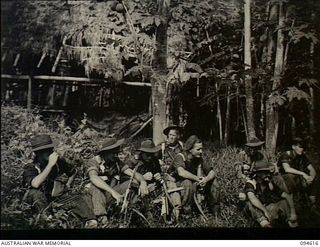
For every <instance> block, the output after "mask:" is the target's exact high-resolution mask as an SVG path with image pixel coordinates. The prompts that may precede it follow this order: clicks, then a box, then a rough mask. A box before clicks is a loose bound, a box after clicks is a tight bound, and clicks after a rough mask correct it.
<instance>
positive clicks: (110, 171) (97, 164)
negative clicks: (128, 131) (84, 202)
mask: <svg viewBox="0 0 320 247" xmlns="http://www.w3.org/2000/svg"><path fill="white" fill-rule="evenodd" d="M123 143H124V139H121V140H116V139H115V138H107V139H106V140H105V142H104V143H103V145H102V149H101V150H100V151H99V153H98V155H97V156H95V157H94V158H92V159H90V160H88V161H87V162H86V168H87V174H88V176H89V179H90V182H91V183H90V184H88V185H87V186H86V187H87V188H88V192H89V194H90V195H91V197H92V204H93V205H92V207H93V210H94V213H95V215H96V216H97V217H98V218H99V221H100V222H101V224H102V225H103V226H106V225H107V222H108V218H107V215H106V214H107V207H108V206H111V205H112V204H114V201H115V202H116V204H117V205H119V204H120V203H121V202H122V199H123V194H124V193H125V191H126V189H127V187H128V184H129V179H128V177H131V176H134V178H135V180H136V181H138V182H139V185H140V187H139V189H140V192H141V196H142V197H144V196H145V195H147V194H148V188H147V183H146V180H145V179H144V177H143V176H142V175H141V174H140V173H139V172H135V173H133V170H132V169H130V167H129V166H128V165H126V164H124V163H123V162H122V161H120V160H119V158H118V154H119V152H120V146H121V145H122V144H123ZM126 175H127V176H126ZM113 199H114V200H113Z"/></svg>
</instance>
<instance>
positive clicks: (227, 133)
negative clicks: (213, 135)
mask: <svg viewBox="0 0 320 247" xmlns="http://www.w3.org/2000/svg"><path fill="white" fill-rule="evenodd" d="M229 126H230V86H229V85H228V90H227V109H226V124H225V129H224V143H225V145H228V142H229Z"/></svg>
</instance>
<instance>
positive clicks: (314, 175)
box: [307, 164, 317, 181]
mask: <svg viewBox="0 0 320 247" xmlns="http://www.w3.org/2000/svg"><path fill="white" fill-rule="evenodd" d="M307 168H308V170H309V175H310V177H311V178H312V181H313V180H314V179H315V177H316V175H317V172H316V170H315V169H314V167H313V165H311V164H309V165H308V166H307Z"/></svg>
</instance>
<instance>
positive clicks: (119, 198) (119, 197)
mask: <svg viewBox="0 0 320 247" xmlns="http://www.w3.org/2000/svg"><path fill="white" fill-rule="evenodd" d="M112 197H113V198H114V199H115V200H116V204H117V205H120V204H121V203H122V201H123V195H120V194H119V193H118V192H114V193H112Z"/></svg>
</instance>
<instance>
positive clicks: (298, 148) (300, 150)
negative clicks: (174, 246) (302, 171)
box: [292, 144, 304, 155]
mask: <svg viewBox="0 0 320 247" xmlns="http://www.w3.org/2000/svg"><path fill="white" fill-rule="evenodd" d="M292 149H293V151H294V152H295V153H296V154H297V155H301V154H303V150H304V149H303V147H302V146H301V145H299V144H298V145H292Z"/></svg>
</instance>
